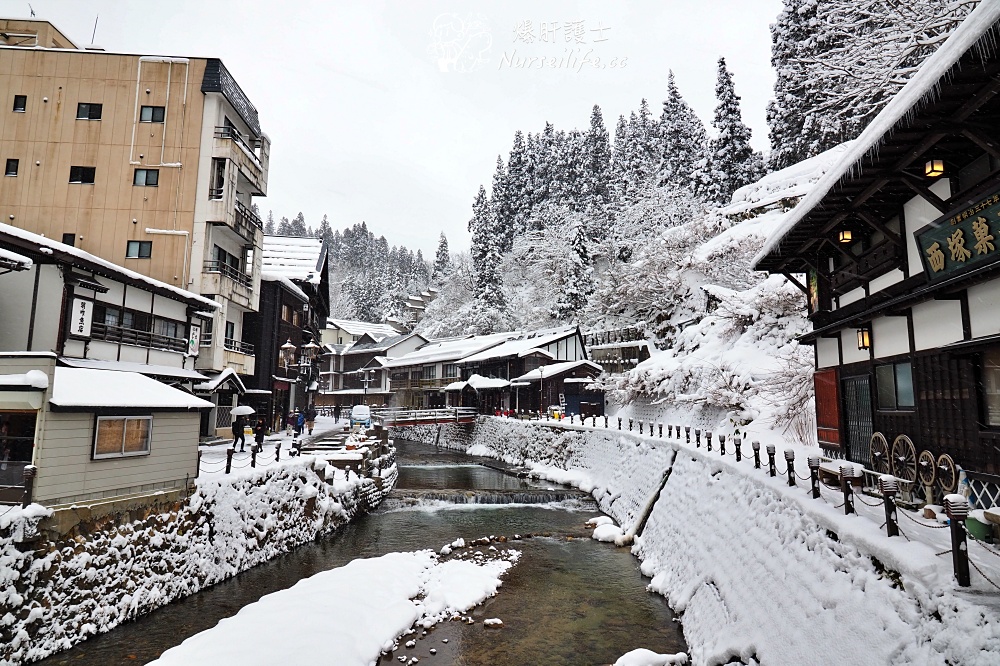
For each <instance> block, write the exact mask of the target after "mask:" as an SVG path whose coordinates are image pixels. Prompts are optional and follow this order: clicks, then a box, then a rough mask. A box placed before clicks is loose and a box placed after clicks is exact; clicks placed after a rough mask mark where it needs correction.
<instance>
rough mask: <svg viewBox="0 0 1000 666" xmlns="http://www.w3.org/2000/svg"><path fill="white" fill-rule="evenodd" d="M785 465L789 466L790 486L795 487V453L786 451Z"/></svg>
mask: <svg viewBox="0 0 1000 666" xmlns="http://www.w3.org/2000/svg"><path fill="white" fill-rule="evenodd" d="M785 464H786V465H788V485H790V486H794V485H795V451H792V450H791V449H785Z"/></svg>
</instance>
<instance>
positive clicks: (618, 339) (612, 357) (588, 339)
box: [583, 326, 653, 375]
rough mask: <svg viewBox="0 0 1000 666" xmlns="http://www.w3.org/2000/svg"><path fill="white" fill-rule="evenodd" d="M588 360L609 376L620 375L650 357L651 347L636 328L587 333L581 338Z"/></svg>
mask: <svg viewBox="0 0 1000 666" xmlns="http://www.w3.org/2000/svg"><path fill="white" fill-rule="evenodd" d="M583 338H584V342H585V344H586V346H587V352H588V353H589V354H590V360H591V361H593V362H594V363H597V364H599V365H600V366H601V367H602V368H604V372H605V373H607V374H609V375H621V374H623V373H625V372H628V371H629V370H633V369H635V367H636V366H637V365H638V364H640V363H642V362H643V361H645V360H647V359H649V357H650V356H651V355H652V354H651V352H652V349H653V346H652V345H651V344H650V342H649V340H648V339H647V338H646V336H645V335H644V334H643V332H642V331H641V330H640V329H639V327H637V326H625V327H622V328H615V329H605V330H599V331H588V332H587V333H586V334H584V336H583Z"/></svg>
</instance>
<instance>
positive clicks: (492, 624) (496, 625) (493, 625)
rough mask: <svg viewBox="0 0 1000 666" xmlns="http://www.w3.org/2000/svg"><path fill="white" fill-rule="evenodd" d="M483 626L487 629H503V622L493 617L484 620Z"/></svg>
mask: <svg viewBox="0 0 1000 666" xmlns="http://www.w3.org/2000/svg"><path fill="white" fill-rule="evenodd" d="M483 626H484V627H486V628H487V629H501V628H503V620H501V619H500V618H498V617H491V618H489V619H487V620H483Z"/></svg>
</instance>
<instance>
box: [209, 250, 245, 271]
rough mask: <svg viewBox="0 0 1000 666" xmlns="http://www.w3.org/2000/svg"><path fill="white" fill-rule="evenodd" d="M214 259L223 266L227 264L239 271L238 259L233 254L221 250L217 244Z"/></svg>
mask: <svg viewBox="0 0 1000 666" xmlns="http://www.w3.org/2000/svg"><path fill="white" fill-rule="evenodd" d="M215 260H216V261H217V262H219V264H221V265H223V266H228V267H229V268H231V269H233V270H234V271H240V270H241V269H242V267H241V266H240V259H239V257H237V256H236V255H235V254H230V253H228V252H226V251H225V250H223V249H222V248H221V247H219V246H218V245H216V246H215Z"/></svg>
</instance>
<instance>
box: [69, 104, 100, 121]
mask: <svg viewBox="0 0 1000 666" xmlns="http://www.w3.org/2000/svg"><path fill="white" fill-rule="evenodd" d="M103 108H104V105H103V104H91V103H89V102H84V103H81V104H77V105H76V119H77V120H100V119H101V110H102V109H103Z"/></svg>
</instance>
